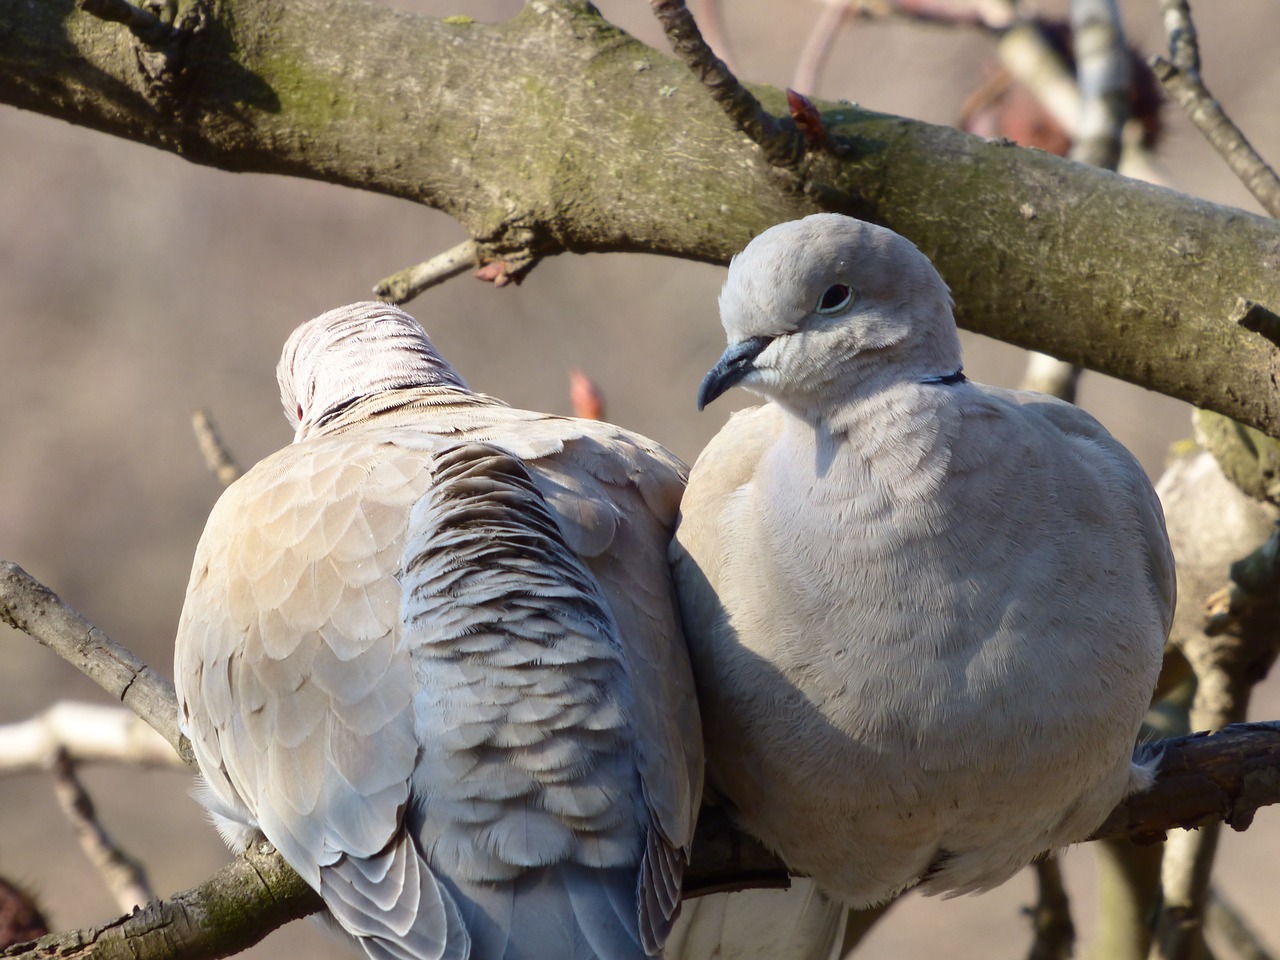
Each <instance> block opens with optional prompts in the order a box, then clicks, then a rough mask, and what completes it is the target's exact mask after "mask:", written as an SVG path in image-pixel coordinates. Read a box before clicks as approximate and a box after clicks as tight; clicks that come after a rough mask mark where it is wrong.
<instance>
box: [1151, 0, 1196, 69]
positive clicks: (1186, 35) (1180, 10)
mask: <svg viewBox="0 0 1280 960" xmlns="http://www.w3.org/2000/svg"><path fill="white" fill-rule="evenodd" d="M1160 16H1161V18H1162V19H1163V21H1164V32H1165V36H1167V37H1168V38H1169V59H1170V60H1172V61H1173V65H1174V66H1175V67H1177V68H1178V69H1179V70H1181V71H1182V72H1183V73H1186V74H1189V75H1190V76H1191V77H1193V78H1194V79H1195V80H1196V82H1199V81H1200V41H1199V40H1198V39H1197V37H1196V25H1195V23H1194V22H1193V21H1192V19H1191V9H1190V7H1188V6H1187V3H1186V0H1160Z"/></svg>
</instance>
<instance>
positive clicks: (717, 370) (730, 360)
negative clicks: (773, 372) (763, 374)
mask: <svg viewBox="0 0 1280 960" xmlns="http://www.w3.org/2000/svg"><path fill="white" fill-rule="evenodd" d="M772 342H773V337H752V338H751V339H749V340H742V341H740V342H739V343H732V344H730V345H729V349H727V350H726V351H725V352H724V353H723V354H721V355H720V359H719V360H718V361H716V365H715V366H714V367H712V368H711V370H710V371H709V372H708V373H707V375H706V376H705V377H703V378H702V384H701V385H700V386H699V387H698V409H699V410H701V409H702V408H703V407H705V406H706V405H707V404H708V403H710V402H711V401H712V400H714V399H715V398H716V397H718V396H720V394H722V393H724V392H725V391H726V390H728V389H729V388H730V387H732V386H733V385H734V384H735V383H737V382H738V381H739V380H741V379H742V378H743V377H745V376H746V375H747V374H749V373H750V372H751V371H752V370H754V369H755V362H754V361H755V359H756V357H758V356H760V351H762V350H763V349H764V348H765V347H767V346H768V345H769V344H771V343H772Z"/></svg>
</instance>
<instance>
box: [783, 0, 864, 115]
mask: <svg viewBox="0 0 1280 960" xmlns="http://www.w3.org/2000/svg"><path fill="white" fill-rule="evenodd" d="M852 16H853V0H825V2H824V3H823V5H822V13H820V14H819V15H818V19H817V20H815V21H814V24H813V29H812V30H810V31H809V36H808V38H807V39H806V40H805V42H804V49H802V50H801V51H800V59H799V60H797V61H796V69H795V73H794V74H793V75H792V80H791V86H792V88H793V89H795V90H799V91H800V92H801V93H807V94H809V95H810V96H814V95H816V93H817V91H818V77H819V75H820V74H821V73H822V68H823V67H825V66H826V64H827V58H828V57H830V56H831V49H832V47H833V46H834V45H835V42H836V37H837V36H839V35H840V28H841V27H843V26H844V24H845V21H847V20H848V19H850V18H851V17H852Z"/></svg>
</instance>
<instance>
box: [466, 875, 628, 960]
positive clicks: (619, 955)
mask: <svg viewBox="0 0 1280 960" xmlns="http://www.w3.org/2000/svg"><path fill="white" fill-rule="evenodd" d="M441 882H442V883H443V884H444V885H446V886H447V887H448V888H449V893H450V895H451V896H452V899H453V900H454V901H455V902H456V903H457V905H458V911H459V914H460V916H461V917H462V918H463V919H464V921H465V922H466V925H467V928H468V930H470V932H471V955H470V960H547V958H552V957H554V958H556V960H647V958H648V957H649V956H650V955H649V954H647V953H646V952H645V949H644V947H643V946H642V945H641V942H640V934H639V930H638V916H637V910H636V873H635V870H634V868H618V869H601V868H599V867H584V866H581V865H580V864H574V863H560V864H556V865H554V866H548V867H540V868H537V869H532V870H527V871H525V872H524V873H522V874H521V875H520V876H519V877H518V878H516V879H515V880H511V881H503V882H501V883H467V882H461V883H460V882H457V881H454V880H451V879H449V878H442V880H441ZM513 932H514V933H517V934H518V936H513Z"/></svg>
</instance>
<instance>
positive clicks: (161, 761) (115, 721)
mask: <svg viewBox="0 0 1280 960" xmlns="http://www.w3.org/2000/svg"><path fill="white" fill-rule="evenodd" d="M59 753H63V754H65V755H66V756H67V757H69V758H70V759H72V760H74V761H76V762H77V763H94V762H102V761H108V762H114V763H129V764H137V765H140V766H149V767H150V766H156V767H181V766H184V764H183V762H182V760H181V759H180V758H179V757H178V755H177V754H176V753H174V752H173V747H172V746H171V745H170V744H169V743H168V741H166V740H165V739H164V738H163V737H162V736H160V734H159V733H157V732H156V731H155V729H154V728H152V727H151V726H149V725H148V724H147V723H145V722H144V721H143V720H142V719H141V718H140V717H139V716H138V715H137V714H136V713H134V712H133V711H132V710H128V709H126V708H124V707H111V706H106V705H104V704H98V703H77V702H74V701H68V700H64V701H62V702H60V703H55V704H54V705H53V706H51V707H49V708H48V709H47V710H45V711H44V712H43V713H39V714H37V715H36V716H34V717H32V718H30V719H29V720H23V721H21V722H20V723H10V724H5V725H4V726H0V774H5V773H26V772H31V771H36V770H48V769H49V768H50V767H51V766H53V764H54V762H55V761H56V760H57V758H58V755H59Z"/></svg>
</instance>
